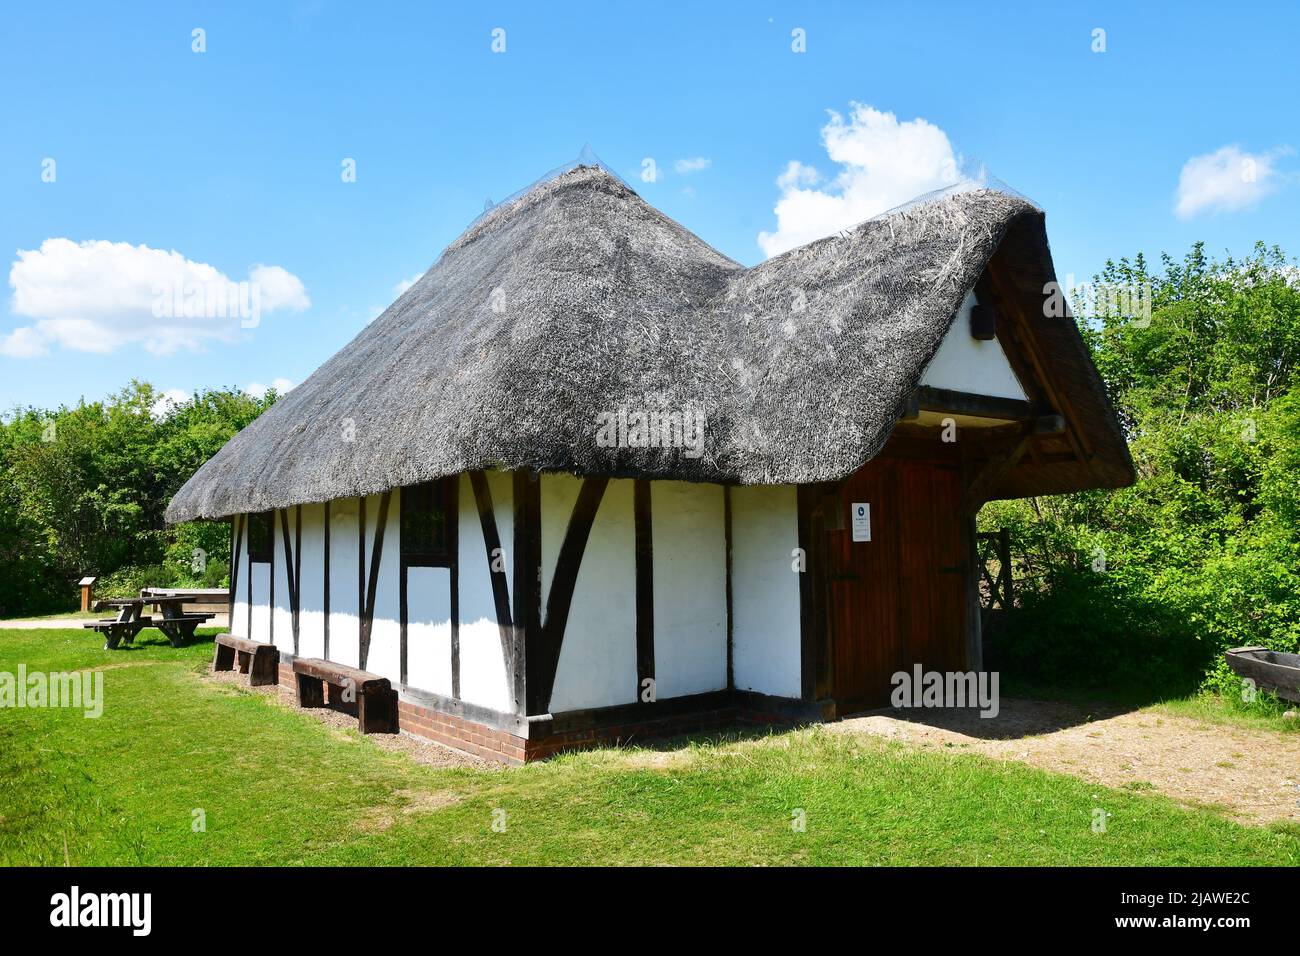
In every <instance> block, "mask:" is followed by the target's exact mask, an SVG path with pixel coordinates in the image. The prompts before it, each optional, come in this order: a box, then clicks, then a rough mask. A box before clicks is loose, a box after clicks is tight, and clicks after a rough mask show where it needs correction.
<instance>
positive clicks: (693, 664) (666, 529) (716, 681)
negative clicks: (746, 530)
mask: <svg viewBox="0 0 1300 956" xmlns="http://www.w3.org/2000/svg"><path fill="white" fill-rule="evenodd" d="M650 527H651V540H652V547H653V552H654V641H655V643H654V651H655V692H656V696H657V699H659V700H664V699H666V698H669V697H683V696H685V695H687V694H701V693H704V692H706V691H711V690H723V689H725V688H726V686H727V532H726V515H725V510H724V503H723V491H722V487H721V486H720V485H703V484H692V483H690V482H682V481H655V482H651V483H650ZM634 608H635V605H633V609H634ZM634 673H635V670H634Z"/></svg>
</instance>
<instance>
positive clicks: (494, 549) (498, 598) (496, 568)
mask: <svg viewBox="0 0 1300 956" xmlns="http://www.w3.org/2000/svg"><path fill="white" fill-rule="evenodd" d="M469 482H470V486H471V487H472V488H473V489H474V503H475V505H476V506H477V507H478V520H479V526H480V527H481V528H482V529H483V548H484V550H485V551H486V552H487V563H488V575H489V577H490V578H491V581H492V603H493V605H494V606H495V608H496V613H497V627H498V629H499V630H500V632H501V659H502V661H503V662H504V663H505V668H506V673H507V674H510V675H512V678H511V687H512V689H513V687H514V686H515V683H514V677H513V675H514V674H515V671H516V667H517V665H519V664H521V663H522V662H520V661H517V660H516V659H515V628H514V615H513V614H512V613H511V611H510V585H509V582H508V581H507V580H506V570H505V551H503V550H502V548H501V535H500V533H499V532H498V531H497V519H496V513H495V512H494V511H493V510H492V489H491V488H489V487H488V482H487V475H485V474H484V473H483V472H481V471H471V472H470V473H469ZM515 705H516V709H517V708H518V705H519V701H515Z"/></svg>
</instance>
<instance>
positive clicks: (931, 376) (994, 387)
mask: <svg viewBox="0 0 1300 956" xmlns="http://www.w3.org/2000/svg"><path fill="white" fill-rule="evenodd" d="M973 305H975V293H974V292H968V293H966V299H965V300H964V301H963V302H962V305H961V308H960V309H959V310H958V311H957V320H956V321H955V322H954V323H953V325H952V328H951V329H949V330H948V334H947V335H946V336H945V337H944V340H943V341H942V342H941V343H940V344H939V351H938V352H936V353H935V355H934V358H933V359H931V360H930V364H929V365H928V366H927V367H926V369H925V373H924V374H923V375H922V376H921V384H922V385H929V386H931V387H933V388H947V389H951V390H953V391H955V392H969V393H971V394H973V395H991V396H994V397H996V398H1018V399H1024V398H1025V390H1024V389H1023V388H1022V387H1021V385H1020V380H1019V379H1018V378H1016V373H1015V372H1014V371H1012V369H1011V363H1010V362H1008V361H1007V355H1006V353H1005V352H1003V351H1002V346H1001V345H1000V344H999V343H998V340H997V339H992V340H990V341H988V342H981V341H980V340H979V339H973V338H971V334H970V310H971V306H973Z"/></svg>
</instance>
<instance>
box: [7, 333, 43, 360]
mask: <svg viewBox="0 0 1300 956" xmlns="http://www.w3.org/2000/svg"><path fill="white" fill-rule="evenodd" d="M49 350H50V349H49V346H47V345H46V344H45V340H44V339H43V338H41V336H40V333H38V332H37V331H36V330H35V329H33V328H29V327H27V326H23V327H21V328H17V329H14V330H13V331H12V332H10V333H9V334H8V335H5V336H3V337H0V355H8V356H9V357H10V358H36V357H37V356H38V355H45V354H46V353H48V352H49Z"/></svg>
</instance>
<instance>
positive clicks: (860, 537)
mask: <svg viewBox="0 0 1300 956" xmlns="http://www.w3.org/2000/svg"><path fill="white" fill-rule="evenodd" d="M853 540H854V541H870V540H871V505H869V504H867V502H865V501H855V502H854V503H853Z"/></svg>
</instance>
